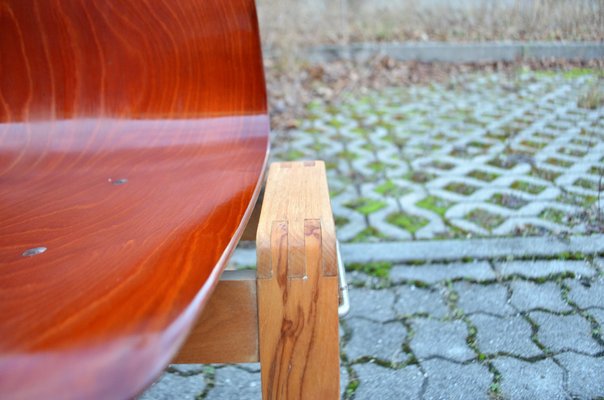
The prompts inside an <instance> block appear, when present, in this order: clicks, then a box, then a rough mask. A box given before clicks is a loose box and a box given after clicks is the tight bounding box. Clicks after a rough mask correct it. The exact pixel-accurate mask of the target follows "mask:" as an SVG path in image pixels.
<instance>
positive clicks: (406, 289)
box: [394, 285, 448, 318]
mask: <svg viewBox="0 0 604 400" xmlns="http://www.w3.org/2000/svg"><path fill="white" fill-rule="evenodd" d="M396 294H397V296H398V299H397V300H396V303H395V305H394V309H395V311H396V314H397V315H399V316H403V315H412V314H428V315H430V316H432V317H435V318H442V317H444V316H446V315H447V312H448V309H447V306H446V304H445V300H444V298H443V294H442V293H441V292H440V291H439V290H438V289H423V288H417V287H415V286H413V285H405V286H401V287H398V288H396Z"/></svg>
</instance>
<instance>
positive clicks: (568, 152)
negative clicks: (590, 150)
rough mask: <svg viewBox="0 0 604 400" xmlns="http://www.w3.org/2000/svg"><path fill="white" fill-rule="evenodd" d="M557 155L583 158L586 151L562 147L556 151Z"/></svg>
mask: <svg viewBox="0 0 604 400" xmlns="http://www.w3.org/2000/svg"><path fill="white" fill-rule="evenodd" d="M558 153H560V154H566V155H568V156H573V157H583V156H584V155H585V154H587V152H586V151H583V150H576V149H571V148H568V147H563V148H560V149H558Z"/></svg>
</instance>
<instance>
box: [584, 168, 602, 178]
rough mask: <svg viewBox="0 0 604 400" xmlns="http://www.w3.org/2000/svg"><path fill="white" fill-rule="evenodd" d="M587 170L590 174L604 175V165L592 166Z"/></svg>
mask: <svg viewBox="0 0 604 400" xmlns="http://www.w3.org/2000/svg"><path fill="white" fill-rule="evenodd" d="M587 172H589V173H590V174H594V175H598V176H602V175H604V167H591V168H590V169H589V171H587Z"/></svg>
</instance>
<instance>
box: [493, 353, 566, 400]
mask: <svg viewBox="0 0 604 400" xmlns="http://www.w3.org/2000/svg"><path fill="white" fill-rule="evenodd" d="M493 365H494V366H495V368H497V370H498V371H499V372H500V373H501V394H502V395H503V398H504V399H510V400H515V399H518V400H521V399H547V400H554V399H567V398H568V396H567V395H566V392H565V391H564V388H563V386H562V385H563V373H564V372H563V371H562V369H561V368H560V367H558V366H557V365H556V363H554V362H553V361H552V360H549V359H546V360H541V361H537V362H534V363H529V362H524V361H520V360H518V359H515V358H511V357H499V358H497V359H495V360H493Z"/></svg>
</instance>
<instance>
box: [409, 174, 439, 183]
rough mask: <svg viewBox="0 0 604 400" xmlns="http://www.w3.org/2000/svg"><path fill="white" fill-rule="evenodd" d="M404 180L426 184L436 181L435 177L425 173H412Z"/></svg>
mask: <svg viewBox="0 0 604 400" xmlns="http://www.w3.org/2000/svg"><path fill="white" fill-rule="evenodd" d="M403 178H405V179H407V180H410V181H413V182H415V183H426V182H429V181H431V180H432V179H434V178H435V175H434V174H430V173H428V172H423V171H411V172H408V173H407V174H405V176H403Z"/></svg>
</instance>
